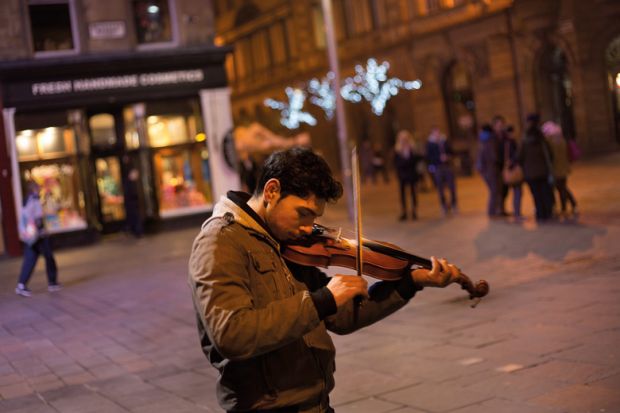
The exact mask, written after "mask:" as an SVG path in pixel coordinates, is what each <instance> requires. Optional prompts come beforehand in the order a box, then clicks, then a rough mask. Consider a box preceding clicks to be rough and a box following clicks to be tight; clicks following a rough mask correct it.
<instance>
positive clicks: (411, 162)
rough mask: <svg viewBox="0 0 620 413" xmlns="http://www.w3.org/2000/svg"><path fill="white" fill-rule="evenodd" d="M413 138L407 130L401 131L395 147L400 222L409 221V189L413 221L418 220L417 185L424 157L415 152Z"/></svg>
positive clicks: (397, 136)
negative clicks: (419, 167) (419, 166)
mask: <svg viewBox="0 0 620 413" xmlns="http://www.w3.org/2000/svg"><path fill="white" fill-rule="evenodd" d="M414 145H415V144H414V141H413V137H412V136H411V133H409V131H406V130H401V131H400V132H398V134H397V135H396V145H395V147H394V167H395V168H396V176H397V177H398V184H399V189H400V212H401V214H400V217H399V218H398V219H399V220H400V221H404V220H406V219H407V196H406V193H405V192H406V190H407V188H409V191H410V194H411V219H417V218H418V214H417V205H418V199H417V195H416V185H417V182H418V178H419V176H418V164H419V163H420V161H421V160H422V156H421V155H420V154H419V153H418V152H417V151H416V150H415V146H414Z"/></svg>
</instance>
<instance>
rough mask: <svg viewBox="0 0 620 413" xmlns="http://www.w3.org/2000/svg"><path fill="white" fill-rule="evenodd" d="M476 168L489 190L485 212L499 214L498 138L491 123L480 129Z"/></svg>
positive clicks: (499, 173)
mask: <svg viewBox="0 0 620 413" xmlns="http://www.w3.org/2000/svg"><path fill="white" fill-rule="evenodd" d="M479 138H480V142H479V145H480V146H479V147H478V160H477V164H476V165H477V169H478V172H480V175H481V176H482V178H483V179H484V183H485V184H486V185H487V189H488V190H489V200H488V202H487V214H488V216H489V217H496V216H500V215H501V208H500V202H501V199H500V198H501V180H502V177H501V169H500V168H499V162H500V161H499V159H498V154H499V149H498V148H499V144H500V143H499V140H498V137H497V135H496V134H495V133H493V129H492V128H491V125H489V124H488V123H487V124H484V125H483V126H482V129H481V131H480V135H479Z"/></svg>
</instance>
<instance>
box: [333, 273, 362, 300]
mask: <svg viewBox="0 0 620 413" xmlns="http://www.w3.org/2000/svg"><path fill="white" fill-rule="evenodd" d="M327 289H328V290H329V291H330V292H331V293H332V295H333V296H334V300H336V306H338V307H342V306H343V305H345V304H346V303H347V302H348V301H349V300H352V299H353V298H354V297H356V296H358V295H360V296H363V297H366V298H368V282H367V281H366V280H365V279H364V278H363V277H360V276H358V275H342V274H336V275H334V276H333V277H332V279H331V280H330V281H329V283H328V284H327Z"/></svg>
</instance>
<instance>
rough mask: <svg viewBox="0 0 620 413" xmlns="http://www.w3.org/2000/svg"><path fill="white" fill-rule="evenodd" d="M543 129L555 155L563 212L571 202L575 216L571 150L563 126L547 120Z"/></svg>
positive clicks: (555, 181)
mask: <svg viewBox="0 0 620 413" xmlns="http://www.w3.org/2000/svg"><path fill="white" fill-rule="evenodd" d="M542 131H543V134H544V135H545V138H546V139H547V142H548V144H549V147H550V148H551V153H552V155H553V162H552V170H553V182H554V185H555V189H556V190H557V191H558V195H559V196H560V208H561V213H562V215H563V216H566V204H567V202H569V203H570V205H571V215H572V216H573V217H574V216H576V215H577V214H578V211H577V201H576V200H575V197H574V196H573V193H572V192H571V191H570V189H569V188H568V175H569V174H570V162H569V151H568V145H567V141H566V139H565V138H564V135H563V134H562V127H561V126H560V125H558V124H557V123H555V122H553V121H547V122H545V123H543V126H542Z"/></svg>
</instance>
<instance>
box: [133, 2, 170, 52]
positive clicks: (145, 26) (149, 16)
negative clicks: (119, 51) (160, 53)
mask: <svg viewBox="0 0 620 413" xmlns="http://www.w3.org/2000/svg"><path fill="white" fill-rule="evenodd" d="M132 7H133V12H134V20H135V26H136V37H137V40H138V45H140V46H148V45H161V44H172V43H173V41H174V36H173V33H174V30H173V29H174V27H175V26H174V19H173V16H172V13H173V12H174V7H170V5H169V2H168V0H132Z"/></svg>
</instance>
